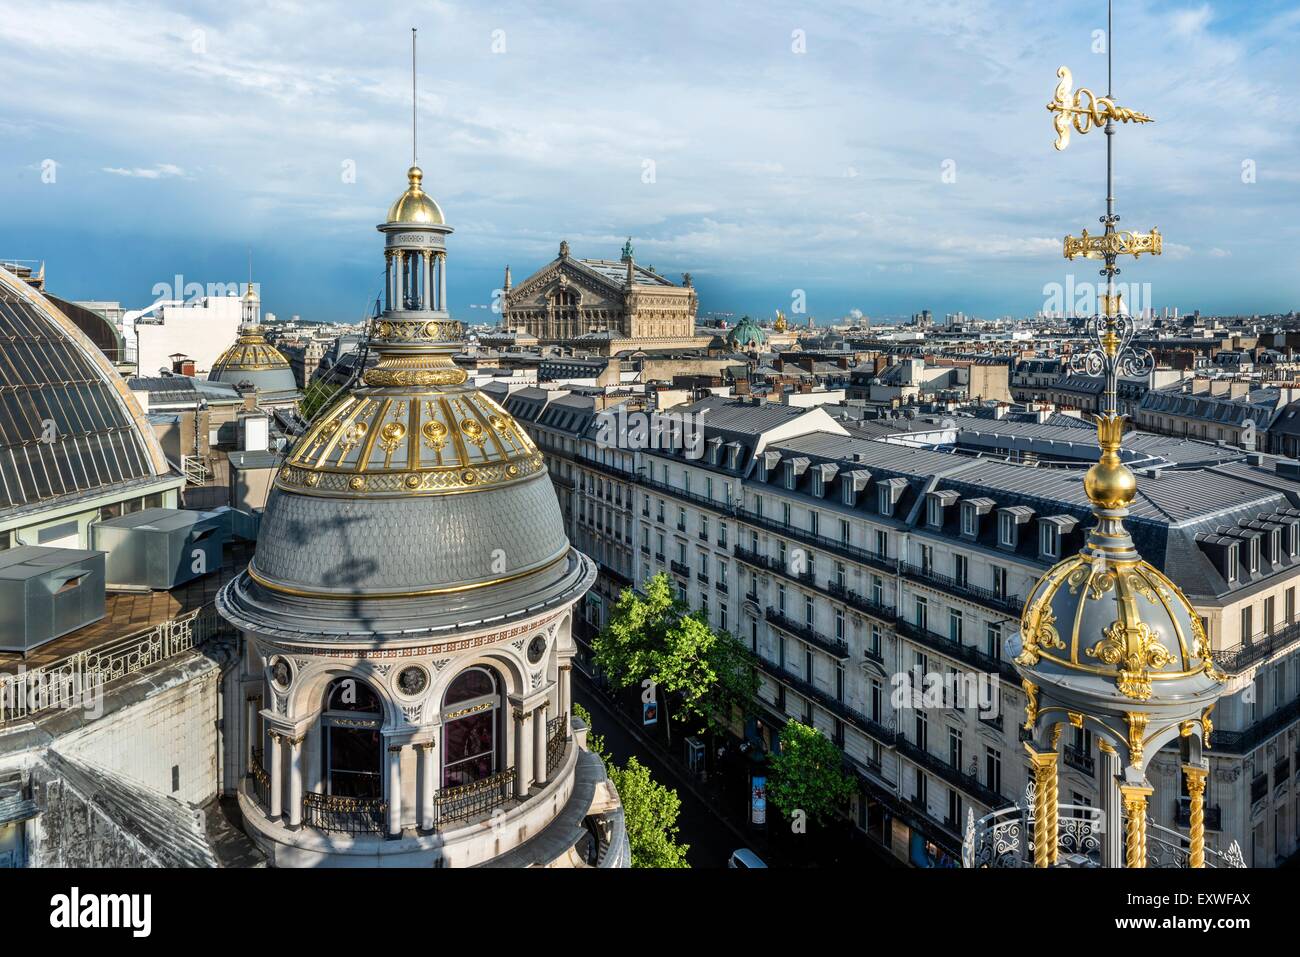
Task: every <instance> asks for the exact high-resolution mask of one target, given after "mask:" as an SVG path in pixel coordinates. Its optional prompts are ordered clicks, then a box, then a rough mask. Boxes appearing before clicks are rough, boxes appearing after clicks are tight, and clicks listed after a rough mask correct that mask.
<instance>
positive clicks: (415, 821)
mask: <svg viewBox="0 0 1300 957" xmlns="http://www.w3.org/2000/svg"><path fill="white" fill-rule="evenodd" d="M409 181H410V182H409V187H408V189H407V190H406V191H405V192H404V193H403V194H402V195H401V196H400V197H399V198H398V199H397V201H396V202H395V203H394V204H393V206H392V208H391V210H390V211H389V215H388V220H387V222H385V223H384V224H382V225H381V226H379V227H378V228H379V231H380V232H381V233H382V234H383V235H384V239H385V250H384V255H385V260H386V264H387V270H386V276H387V281H386V286H385V290H386V291H385V297H384V299H385V302H384V307H385V308H384V309H383V311H382V313H381V314H379V315H378V316H376V317H375V318H374V319H373V320H372V324H371V329H370V335H369V339H368V344H367V348H368V349H369V350H370V352H371V353H372V354H374V355H376V356H377V357H378V361H377V362H375V363H373V364H372V365H370V366H369V367H368V368H366V370H365V372H364V375H363V377H362V378H361V380H360V381H358V382H356V383H355V385H354V386H353V387H351V388H348V389H344V390H342V391H341V392H340V393H339V396H338V397H337V398H336V399H335V401H334V402H333V403H332V404H331V405H330V406H328V407H327V408H326V409H324V410H323V411H322V412H321V413H320V414H319V415H318V416H317V417H316V418H315V419H314V420H313V421H312V422H311V423H310V425H309V426H308V428H307V430H306V431H305V432H304V434H303V435H302V436H301V437H299V439H298V440H297V442H296V443H295V444H294V446H293V448H292V449H291V450H290V452H289V453H288V455H287V456H286V458H285V460H284V462H283V464H282V466H281V467H280V469H279V471H278V472H277V474H276V478H275V484H274V488H273V490H272V492H271V495H270V497H269V499H268V501H267V505H266V510H265V513H264V515H263V517H262V523H261V529H260V533H259V536H258V539H257V547H256V551H255V553H254V555H253V558H252V561H251V562H250V563H249V565H248V567H247V569H246V570H245V571H244V572H243V573H241V574H239V575H238V576H237V577H235V578H233V579H232V580H231V581H230V582H229V583H228V584H227V585H226V586H225V587H224V588H223V589H222V591H221V592H220V594H219V596H218V599H217V607H218V610H219V612H220V614H221V615H222V617H223V618H224V619H225V620H226V621H227V622H229V623H230V624H231V625H233V626H234V628H235V629H237V630H238V631H239V632H240V633H241V634H242V635H243V636H244V638H245V639H246V641H245V643H244V645H243V652H242V660H241V662H240V667H239V677H238V681H239V686H240V700H241V701H242V702H243V703H244V709H243V714H242V715H241V721H240V723H241V724H242V725H243V727H244V733H243V734H242V735H240V736H239V742H238V745H237V747H238V749H239V754H238V755H237V760H238V761H239V762H241V763H242V764H243V765H244V766H245V767H246V768H247V773H246V774H245V775H243V776H241V782H242V783H241V784H240V787H239V804H240V810H241V812H242V816H243V821H244V828H245V830H246V831H247V832H248V834H249V835H250V836H251V837H252V838H253V840H254V841H255V842H256V844H257V845H258V846H259V847H260V849H261V850H262V851H264V852H265V853H266V855H267V857H268V859H269V861H270V862H271V863H273V864H275V865H278V866H339V865H343V866H348V865H353V866H355V865H363V866H364V865H371V866H373V865H377V864H391V865H397V866H454V867H463V866H474V865H482V864H493V865H497V866H567V865H576V866H588V865H596V866H605V867H618V866H626V865H627V851H626V846H627V845H626V839H625V836H624V829H623V824H622V814H621V809H620V808H619V804H618V798H617V794H616V793H615V792H614V791H613V789H612V787H611V786H610V785H609V783H608V781H607V780H606V777H605V773H604V768H603V765H602V763H601V761H600V759H599V758H598V757H596V756H595V755H592V754H590V753H589V752H587V751H586V750H585V749H584V748H583V747H582V746H581V744H582V740H583V735H584V733H585V729H584V728H583V727H582V726H581V724H580V723H579V724H578V726H577V727H576V728H575V722H574V721H573V720H572V718H571V710H572V708H571V702H572V694H571V684H570V676H571V658H572V656H573V654H574V644H573V639H572V636H571V624H572V616H573V612H574V606H575V603H577V602H578V601H579V599H581V598H582V596H583V594H584V593H585V592H586V591H587V589H588V588H589V587H590V586H591V584H592V582H593V580H594V579H595V575H596V572H595V567H594V565H593V563H592V561H591V560H590V559H589V558H587V557H586V556H584V555H583V554H581V553H580V552H578V551H577V550H576V549H574V548H573V547H572V546H571V545H570V544H569V541H568V538H567V537H566V535H565V530H564V525H563V522H562V519H561V515H560V509H559V506H558V503H557V501H556V497H555V492H554V491H553V489H552V486H551V483H550V481H549V479H548V477H547V472H546V467H545V465H544V463H543V459H542V456H541V454H539V452H538V450H537V448H536V446H535V445H534V444H533V443H532V441H530V440H529V438H528V437H527V436H526V435H525V433H524V431H523V429H522V428H520V426H519V425H518V424H517V423H516V422H515V421H514V420H513V419H512V418H511V416H510V415H509V414H507V413H506V412H505V411H504V410H503V409H502V408H501V407H500V406H499V405H497V404H496V403H495V402H494V401H493V400H492V399H490V398H488V397H486V396H485V395H483V394H482V393H480V392H478V391H477V390H476V389H474V388H472V387H469V386H467V385H466V375H465V373H464V372H463V371H461V370H460V369H459V368H457V367H456V366H455V364H454V363H453V361H452V355H453V354H454V353H455V351H456V349H457V348H458V340H459V338H460V335H461V326H460V323H458V322H456V321H454V320H453V319H452V318H451V316H450V315H449V313H448V311H447V298H446V289H447V280H446V256H447V252H446V245H445V241H446V238H447V236H448V235H450V234H451V232H452V230H451V227H450V226H448V225H447V224H446V222H445V221H444V219H443V215H442V211H441V209H440V208H439V207H438V204H437V203H436V202H435V201H434V200H433V198H432V197H431V196H429V195H428V194H427V193H425V192H424V190H423V188H422V185H421V172H420V170H419V169H418V168H416V167H412V168H411V170H410V173H409Z"/></svg>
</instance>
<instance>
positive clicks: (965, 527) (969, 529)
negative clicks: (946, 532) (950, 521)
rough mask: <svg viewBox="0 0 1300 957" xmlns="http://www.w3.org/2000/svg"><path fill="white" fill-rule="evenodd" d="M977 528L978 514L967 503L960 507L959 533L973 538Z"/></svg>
mask: <svg viewBox="0 0 1300 957" xmlns="http://www.w3.org/2000/svg"><path fill="white" fill-rule="evenodd" d="M978 529H979V515H978V514H976V512H975V507H974V506H973V505H970V504H969V503H967V504H965V505H963V506H962V508H961V533H962V534H963V535H964V536H966V537H967V538H974V537H975V536H976V534H977V533H978Z"/></svg>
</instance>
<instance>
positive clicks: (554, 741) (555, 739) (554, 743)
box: [546, 714, 569, 778]
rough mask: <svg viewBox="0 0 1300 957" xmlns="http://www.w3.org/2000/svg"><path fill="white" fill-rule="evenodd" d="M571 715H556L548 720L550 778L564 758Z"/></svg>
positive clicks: (547, 748)
mask: <svg viewBox="0 0 1300 957" xmlns="http://www.w3.org/2000/svg"><path fill="white" fill-rule="evenodd" d="M568 723H569V716H568V715H567V714H560V715H556V716H555V717H554V718H552V719H551V720H550V721H547V722H546V776H547V777H548V778H549V777H550V776H551V774H552V773H554V771H555V769H556V768H558V767H559V766H560V762H561V761H562V760H563V759H564V749H565V747H566V746H567V744H568V737H567V735H566V733H565V732H566V729H567V728H568Z"/></svg>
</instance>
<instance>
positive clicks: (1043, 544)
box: [1038, 515, 1079, 561]
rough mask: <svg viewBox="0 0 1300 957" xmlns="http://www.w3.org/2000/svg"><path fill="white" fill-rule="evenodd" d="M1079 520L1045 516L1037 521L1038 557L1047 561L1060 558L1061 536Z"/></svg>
mask: <svg viewBox="0 0 1300 957" xmlns="http://www.w3.org/2000/svg"><path fill="white" fill-rule="evenodd" d="M1078 524H1079V520H1078V519H1077V518H1075V517H1074V516H1073V515H1046V516H1044V517H1043V518H1040V519H1039V520H1038V556H1039V557H1040V558H1044V559H1046V560H1048V561H1055V560H1056V559H1058V558H1060V557H1061V536H1063V535H1065V534H1066V533H1067V532H1069V531H1070V530H1071V529H1073V528H1074V527H1075V526H1076V525H1078Z"/></svg>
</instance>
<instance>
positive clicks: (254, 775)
mask: <svg viewBox="0 0 1300 957" xmlns="http://www.w3.org/2000/svg"><path fill="white" fill-rule="evenodd" d="M248 776H249V777H250V778H251V779H252V781H253V794H255V795H256V796H257V803H258V804H260V805H261V806H262V807H270V806H271V775H269V774H267V773H266V768H265V767H264V766H263V764H262V749H261V748H253V753H252V760H251V761H250V763H249V766H248Z"/></svg>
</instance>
